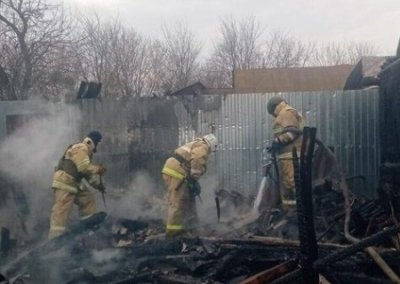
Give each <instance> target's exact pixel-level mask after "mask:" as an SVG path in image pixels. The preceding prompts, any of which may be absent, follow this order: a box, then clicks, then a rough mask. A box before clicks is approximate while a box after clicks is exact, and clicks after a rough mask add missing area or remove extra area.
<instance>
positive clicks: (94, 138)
mask: <svg viewBox="0 0 400 284" xmlns="http://www.w3.org/2000/svg"><path fill="white" fill-rule="evenodd" d="M87 137H89V138H90V139H91V140H92V141H93V143H94V146H95V147H97V144H98V143H99V142H100V141H101V138H102V136H101V133H100V132H98V131H90V132H89V134H88V135H87Z"/></svg>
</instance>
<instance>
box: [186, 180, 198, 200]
mask: <svg viewBox="0 0 400 284" xmlns="http://www.w3.org/2000/svg"><path fill="white" fill-rule="evenodd" d="M188 182H189V192H190V194H191V195H192V196H194V197H196V196H197V195H200V193H201V186H200V183H199V182H198V181H197V180H195V179H190V180H189V181H188Z"/></svg>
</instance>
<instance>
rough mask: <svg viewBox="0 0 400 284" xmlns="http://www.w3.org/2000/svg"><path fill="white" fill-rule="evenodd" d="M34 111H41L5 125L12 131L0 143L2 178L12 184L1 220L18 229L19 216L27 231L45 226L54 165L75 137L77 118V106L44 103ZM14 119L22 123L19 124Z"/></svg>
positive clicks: (51, 193)
mask: <svg viewBox="0 0 400 284" xmlns="http://www.w3.org/2000/svg"><path fill="white" fill-rule="evenodd" d="M37 111H41V112H40V114H38V115H32V114H29V115H25V116H24V115H21V116H19V117H16V119H17V120H14V124H13V123H10V125H8V126H9V127H13V126H14V127H15V131H13V132H12V133H11V134H10V135H9V136H8V137H7V138H6V139H4V140H3V141H2V143H1V145H0V160H1V161H2V163H1V164H0V173H1V179H2V181H4V180H7V183H8V184H11V189H9V190H8V191H12V194H8V197H9V201H8V202H7V206H2V207H1V208H0V209H1V211H2V212H1V216H0V222H1V224H2V226H6V227H8V228H11V230H12V232H15V231H17V232H18V231H19V232H21V231H20V230H21V227H19V226H20V224H21V223H20V221H21V220H22V219H25V220H26V221H27V227H28V231H31V230H32V229H33V227H35V226H36V225H39V226H42V227H43V226H44V227H45V226H48V222H49V216H50V210H51V206H52V203H53V192H52V190H51V182H52V175H53V173H54V167H55V166H56V165H57V162H58V159H59V158H60V157H61V155H62V153H63V151H64V150H65V149H66V148H67V147H68V145H69V144H71V143H73V142H75V141H76V139H75V137H76V134H77V129H78V125H79V119H80V112H79V110H78V109H77V108H75V107H74V106H72V105H66V104H64V103H58V104H52V103H47V104H45V109H39V108H38V109H37ZM16 121H17V122H18V121H23V123H19V124H22V125H18V124H17V123H15V122H16ZM16 126H17V127H16ZM12 189H13V190H12ZM3 191H4V188H3ZM8 193H10V192H8ZM11 199H13V200H11ZM16 224H19V225H16ZM18 229H19V230H18ZM20 237H23V238H26V237H27V236H24V235H22V236H20Z"/></svg>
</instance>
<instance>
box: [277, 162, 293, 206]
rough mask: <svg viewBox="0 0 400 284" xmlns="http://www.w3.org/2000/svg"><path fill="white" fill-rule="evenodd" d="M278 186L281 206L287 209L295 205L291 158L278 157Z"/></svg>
mask: <svg viewBox="0 0 400 284" xmlns="http://www.w3.org/2000/svg"><path fill="white" fill-rule="evenodd" d="M278 165H279V187H280V192H281V199H282V204H283V206H284V207H285V208H286V209H288V210H294V209H295V207H296V187H295V183H294V168H293V159H292V158H287V159H279V161H278Z"/></svg>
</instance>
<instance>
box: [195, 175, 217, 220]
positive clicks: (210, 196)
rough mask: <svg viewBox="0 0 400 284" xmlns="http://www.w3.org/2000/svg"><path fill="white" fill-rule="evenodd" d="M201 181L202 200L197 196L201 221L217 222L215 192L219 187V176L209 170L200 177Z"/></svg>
mask: <svg viewBox="0 0 400 284" xmlns="http://www.w3.org/2000/svg"><path fill="white" fill-rule="evenodd" d="M199 183H200V185H201V195H200V198H201V200H200V198H197V197H196V205H197V213H198V215H199V219H200V223H201V224H216V223H217V209H216V205H215V196H216V195H215V193H216V191H217V190H218V189H219V188H218V186H219V182H218V176H217V175H215V174H214V173H213V172H210V171H209V172H208V173H207V174H205V175H204V176H203V177H201V178H200V180H199Z"/></svg>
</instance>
